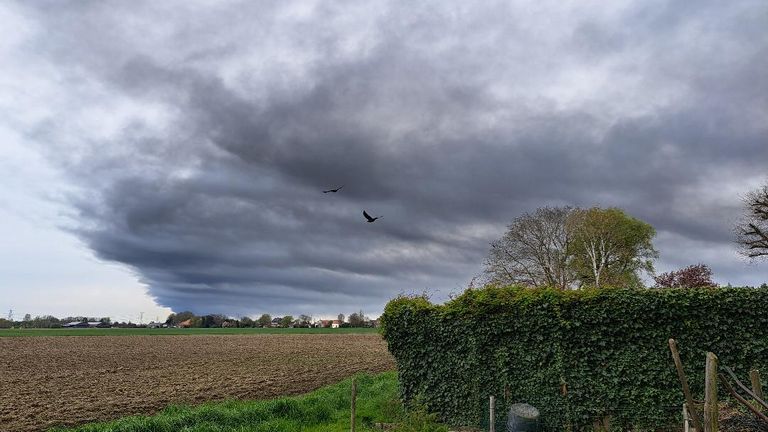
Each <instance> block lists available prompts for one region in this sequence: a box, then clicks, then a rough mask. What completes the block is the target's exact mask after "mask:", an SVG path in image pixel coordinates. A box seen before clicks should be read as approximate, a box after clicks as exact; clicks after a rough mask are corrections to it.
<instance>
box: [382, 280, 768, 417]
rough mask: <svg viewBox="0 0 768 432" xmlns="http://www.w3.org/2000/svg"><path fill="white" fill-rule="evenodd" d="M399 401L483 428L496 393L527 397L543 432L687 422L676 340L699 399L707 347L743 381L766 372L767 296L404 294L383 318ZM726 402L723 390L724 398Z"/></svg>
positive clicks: (521, 291) (766, 292)
mask: <svg viewBox="0 0 768 432" xmlns="http://www.w3.org/2000/svg"><path fill="white" fill-rule="evenodd" d="M382 331H383V335H384V338H385V339H386V341H387V343H388V346H389V350H390V352H391V353H392V355H393V356H394V357H395V359H396V361H397V365H398V371H399V377H400V382H401V392H402V397H403V399H404V400H405V401H413V400H419V401H420V403H424V404H425V405H426V406H427V408H428V409H430V410H432V411H434V412H436V413H438V414H439V415H440V416H441V418H442V419H443V420H444V421H446V422H448V423H450V424H454V425H461V424H463V425H472V424H475V425H478V424H480V423H481V421H482V419H483V416H484V414H485V412H486V411H487V406H488V405H487V400H488V396H489V395H495V396H496V397H497V400H498V401H499V405H498V406H497V410H496V412H497V415H498V418H497V420H502V419H503V418H504V417H505V416H506V411H505V407H509V406H510V405H511V404H513V403H516V402H527V403H529V404H531V405H534V406H536V407H537V408H539V410H540V411H541V422H542V426H543V427H544V429H545V430H552V431H561V430H574V431H578V430H583V429H588V428H591V427H592V424H593V422H594V421H595V420H596V419H602V418H604V417H606V416H610V417H611V425H612V430H620V429H624V430H629V429H633V430H654V429H658V428H663V427H667V426H670V425H674V424H677V423H679V416H680V414H679V413H680V409H681V406H682V402H683V395H682V391H681V390H680V384H679V382H678V379H677V375H676V372H675V368H674V363H673V361H672V358H671V355H670V352H669V348H668V339H669V338H675V339H676V340H677V342H678V346H679V348H680V355H681V357H682V360H683V364H684V365H685V368H686V373H687V375H688V379H689V382H690V385H691V388H692V391H693V392H694V397H695V398H698V399H703V389H704V364H705V355H706V352H707V351H712V352H714V353H716V354H717V355H718V357H719V358H720V364H724V365H728V366H730V367H732V368H733V369H734V370H735V371H736V372H737V373H739V374H741V375H742V376H744V377H746V376H747V372H748V371H749V369H750V368H757V369H761V370H763V371H768V289H766V288H701V289H665V290H650V289H649V290H639V289H606V288H602V289H599V290H598V289H583V290H578V291H559V290H553V289H527V288H520V287H492V286H491V287H485V288H482V289H470V290H467V291H466V292H464V293H463V294H462V295H461V296H459V297H457V298H455V299H453V300H451V301H449V302H447V303H446V304H444V305H434V304H431V303H430V302H429V301H428V300H427V299H426V298H424V297H398V298H395V299H393V300H392V301H390V302H389V303H388V304H387V306H386V308H385V310H384V314H383V316H382ZM724 396H725V395H723V397H724Z"/></svg>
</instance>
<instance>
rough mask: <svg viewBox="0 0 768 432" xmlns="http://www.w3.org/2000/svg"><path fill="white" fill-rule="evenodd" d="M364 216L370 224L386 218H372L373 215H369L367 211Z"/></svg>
mask: <svg viewBox="0 0 768 432" xmlns="http://www.w3.org/2000/svg"><path fill="white" fill-rule="evenodd" d="M363 216H365V219H367V220H368V223H371V222H373V221H375V220H376V219H381V218H383V217H384V216H376V217H371V215H369V214H368V212H366V211H365V210H363Z"/></svg>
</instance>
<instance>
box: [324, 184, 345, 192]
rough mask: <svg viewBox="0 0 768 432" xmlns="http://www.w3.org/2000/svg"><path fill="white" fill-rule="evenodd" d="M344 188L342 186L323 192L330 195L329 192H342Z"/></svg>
mask: <svg viewBox="0 0 768 432" xmlns="http://www.w3.org/2000/svg"><path fill="white" fill-rule="evenodd" d="M343 187H344V185H341V186H339V187H337V188H336V189H328V190H324V191H323V193H328V192H333V193H336V192H338V191H340V190H341V188H343Z"/></svg>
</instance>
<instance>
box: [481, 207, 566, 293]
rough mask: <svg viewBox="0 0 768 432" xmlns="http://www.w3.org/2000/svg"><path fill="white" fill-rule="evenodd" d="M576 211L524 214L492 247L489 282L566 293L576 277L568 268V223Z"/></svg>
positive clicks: (544, 210) (546, 210)
mask: <svg viewBox="0 0 768 432" xmlns="http://www.w3.org/2000/svg"><path fill="white" fill-rule="evenodd" d="M574 211H575V209H573V208H571V207H543V208H539V209H537V210H536V211H535V212H533V213H525V214H523V215H522V216H520V217H518V218H516V219H515V220H514V221H512V223H511V224H510V225H509V226H508V227H507V231H506V233H505V234H504V236H502V238H501V239H499V240H497V241H495V242H493V243H491V251H490V253H489V255H488V258H487V259H486V261H485V274H486V277H487V278H488V281H489V282H491V283H495V284H500V285H512V284H520V285H527V286H551V287H557V288H560V289H568V288H570V287H571V286H572V285H573V284H574V283H575V277H576V273H575V272H574V271H573V269H572V268H571V266H570V262H569V261H570V244H571V233H570V231H569V225H568V223H567V221H568V220H569V218H570V217H571V215H572V214H573V212H574Z"/></svg>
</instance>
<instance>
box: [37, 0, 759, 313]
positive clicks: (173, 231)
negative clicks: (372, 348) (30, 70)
mask: <svg viewBox="0 0 768 432" xmlns="http://www.w3.org/2000/svg"><path fill="white" fill-rule="evenodd" d="M37 5H41V4H40V3H37ZM203 9H204V8H202V7H196V6H192V5H190V4H188V3H186V2H175V3H174V2H164V3H163V4H160V5H157V4H153V3H151V2H149V3H142V4H140V3H133V2H132V3H130V4H127V3H120V2H116V3H103V2H99V3H86V2H52V3H49V4H45V5H43V6H41V7H39V8H37V9H28V10H27V11H26V13H27V14H28V16H31V17H33V18H34V19H35V20H38V21H39V22H40V25H41V27H42V28H45V29H46V33H45V34H44V35H41V37H40V38H39V39H38V40H37V41H35V44H34V49H35V50H36V52H38V53H40V54H39V55H40V56H44V57H45V58H48V59H50V62H51V64H53V65H55V66H56V68H58V70H60V74H61V76H62V82H64V83H66V85H67V86H69V91H68V93H67V94H68V95H69V102H70V104H71V105H69V106H66V107H63V108H62V113H64V112H68V113H70V114H71V115H72V116H75V117H76V118H84V117H85V118H86V120H82V121H83V122H85V123H87V122H88V121H90V122H95V123H98V120H96V121H94V120H93V113H90V114H88V115H86V114H84V113H83V112H82V111H83V109H82V108H83V106H87V105H88V103H89V102H94V103H97V104H99V106H107V107H109V106H111V105H110V104H113V105H114V107H115V111H114V112H118V111H119V109H118V108H119V107H121V106H123V105H128V106H129V108H125V109H126V110H128V111H130V110H131V109H133V110H134V111H135V114H134V115H123V116H119V115H117V114H115V115H114V116H113V117H117V119H113V120H105V122H106V123H107V124H112V123H117V126H114V127H112V128H111V129H109V131H108V132H104V133H96V132H91V131H89V130H87V128H82V127H75V126H73V125H72V124H70V120H69V117H66V118H65V117H62V118H56V119H49V120H48V121H46V122H43V123H41V126H40V127H39V128H38V130H37V131H36V134H37V137H38V138H39V139H40V140H41V141H43V140H45V141H46V142H48V143H49V147H48V148H47V151H49V152H51V153H52V154H55V155H56V158H57V159H58V160H60V161H64V165H65V167H66V169H67V170H68V172H69V173H70V174H71V176H72V178H73V179H74V180H75V182H76V183H77V184H78V185H80V187H81V193H79V194H78V196H77V197H76V198H73V200H72V204H73V205H74V207H75V208H76V209H77V212H78V224H77V226H76V227H74V228H73V229H74V230H75V231H76V232H77V233H78V234H79V236H80V237H81V238H82V239H83V240H84V241H85V242H86V243H87V244H88V246H89V247H91V248H92V249H93V250H94V251H95V253H96V254H97V255H98V256H99V257H101V258H103V259H106V260H111V261H118V262H121V263H125V264H127V265H129V266H131V267H132V268H133V269H135V271H136V272H137V274H138V275H139V276H140V277H141V278H142V279H143V280H144V281H146V282H147V284H148V285H149V286H150V293H151V295H153V296H154V297H155V298H156V299H157V301H158V302H159V303H160V304H162V305H167V306H170V307H172V308H174V309H176V310H180V309H193V310H195V311H198V312H207V311H212V312H214V311H220V312H226V313H245V312H250V313H253V312H261V311H271V312H277V313H283V312H286V313H287V312H291V313H302V312H310V313H312V312H314V313H329V312H335V311H351V310H354V309H355V308H358V307H363V308H365V309H369V310H379V309H380V308H381V306H382V305H383V303H384V302H385V301H386V300H387V299H388V298H390V297H391V296H393V295H395V294H397V293H398V292H400V291H420V290H422V289H425V288H428V289H441V292H442V294H443V295H444V294H445V293H446V292H447V291H451V290H456V289H458V288H460V287H461V286H465V285H466V283H467V282H468V281H469V280H470V279H471V278H472V277H473V276H474V275H476V274H477V273H478V272H479V271H480V269H481V262H482V259H483V257H484V255H485V253H486V252H487V244H488V242H489V241H490V240H492V239H494V238H495V237H497V236H498V235H499V234H500V233H501V232H502V231H503V229H504V225H505V224H507V223H508V222H509V221H510V220H511V219H512V218H513V217H515V216H517V215H519V214H520V213H521V212H523V211H526V210H530V209H533V208H535V207H538V206H541V205H547V204H550V205H563V204H569V205H583V206H589V205H598V204H599V205H603V206H613V205H616V206H621V207H623V208H625V209H627V210H628V211H629V212H630V213H632V214H633V215H636V216H638V217H640V218H642V219H645V220H647V221H649V222H651V223H652V224H653V225H654V226H655V227H656V228H657V229H658V230H659V231H660V232H661V233H662V234H663V238H662V241H663V243H664V244H663V248H662V250H661V252H662V258H663V259H664V258H665V257H677V256H679V255H685V256H690V257H691V258H692V259H702V258H698V257H705V255H701V254H696V253H691V252H690V251H686V250H683V249H681V248H680V247H679V246H678V245H679V244H681V243H680V242H677V241H674V240H669V239H676V238H682V239H687V240H690V241H692V242H698V243H697V244H698V245H705V246H706V247H712V248H726V249H727V248H728V245H729V242H730V234H729V229H730V227H729V225H728V224H729V220H728V218H730V217H731V215H732V214H733V213H734V212H738V211H739V209H738V201H737V200H735V199H733V198H734V197H733V196H732V194H729V193H728V192H727V191H725V190H724V188H733V187H734V185H740V184H744V185H745V186H744V187H745V188H746V187H747V186H746V185H747V183H744V182H745V181H747V182H748V181H754V179H756V178H759V176H761V175H765V174H768V170H766V167H767V166H768V142H766V136H767V135H766V127H765V124H766V122H765V120H766V118H768V102H767V101H766V97H768V96H766V95H768V91H766V90H768V89H767V88H766V87H767V86H766V84H767V83H768V77H766V75H765V74H764V71H765V70H766V67H768V61H767V60H766V59H767V58H768V57H767V56H766V54H768V52H767V48H768V38H767V37H766V32H765V31H764V30H761V29H762V26H761V24H762V23H761V17H762V18H764V17H765V16H766V13H768V8H766V6H765V5H764V4H761V3H760V2H748V1H744V2H735V3H728V4H727V5H726V4H721V3H719V2H711V3H707V4H705V3H701V4H699V6H698V7H697V8H694V9H691V8H688V7H687V6H685V5H680V4H678V3H676V2H652V3H648V2H638V4H631V3H630V4H626V5H621V6H615V7H614V8H613V9H611V8H607V10H603V8H602V7H597V6H594V7H592V8H590V7H575V8H570V7H561V4H560V3H559V2H555V3H553V4H552V5H544V6H536V7H524V6H522V5H511V4H507V3H506V2H504V3H500V4H496V5H490V4H489V5H486V6H483V7H476V8H470V7H469V6H468V5H464V4H463V3H460V2H459V3H457V4H454V5H450V4H447V3H445V2H437V3H434V4H431V5H430V6H428V7H427V6H421V7H420V6H416V5H413V4H410V3H407V2H406V3H403V4H395V3H388V4H386V5H381V4H378V3H374V4H358V3H356V2H355V3H346V4H338V3H335V4H333V5H331V4H326V3H323V4H319V5H313V4H302V3H290V2H285V3H281V7H277V8H274V9H269V10H267V9H264V8H262V7H261V4H257V3H255V2H245V3H237V4H235V3H232V4H226V5H224V4H222V5H220V6H217V7H215V8H208V10H203ZM121 104H122V105H121ZM131 107H133V108H131ZM143 107H147V108H146V109H147V110H150V112H155V111H157V112H158V113H159V114H158V116H159V117H160V118H162V119H163V121H162V122H158V121H157V120H155V119H154V118H153V117H152V116H151V115H147V114H146V113H143V112H142V111H143V110H144V108H143ZM151 110H154V111H151ZM101 114H102V115H103V116H105V118H106V119H110V118H111V117H110V114H112V112H111V111H109V110H107V111H106V112H103V113H101ZM97 117H98V116H97ZM83 129H85V130H83ZM53 143H55V144H53ZM341 184H344V185H345V188H344V189H343V190H342V191H341V192H340V193H338V194H327V195H324V194H322V193H320V191H321V190H322V189H324V188H328V187H334V186H338V185H341ZM362 209H368V211H369V212H371V213H372V214H374V215H384V219H382V220H380V221H377V222H376V223H374V224H366V223H365V222H364V220H363V219H362V215H361V211H362ZM665 239H666V240H665ZM660 248H661V246H660ZM707 258H711V257H709V256H707ZM663 262H664V261H662V263H663ZM668 262H669V263H675V264H676V263H677V261H676V259H675V258H669V259H668ZM708 263H709V264H711V265H712V266H713V268H714V269H715V272H716V274H718V273H719V274H718V276H720V278H719V279H725V280H728V279H729V278H731V279H732V280H733V281H734V282H737V283H739V282H740V283H744V282H751V283H758V282H759V280H758V279H759V272H758V270H759V269H755V268H747V269H736V268H735V267H734V266H733V265H732V264H730V263H726V262H725V261H723V263H722V265H721V266H720V267H718V266H719V265H720V264H721V263H720V262H718V261H717V259H716V258H715V259H710V260H709V261H708ZM739 272H740V273H739ZM750 272H751V273H750Z"/></svg>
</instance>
